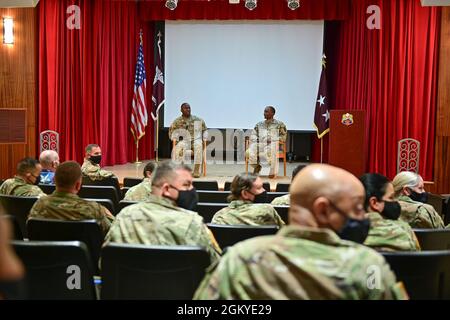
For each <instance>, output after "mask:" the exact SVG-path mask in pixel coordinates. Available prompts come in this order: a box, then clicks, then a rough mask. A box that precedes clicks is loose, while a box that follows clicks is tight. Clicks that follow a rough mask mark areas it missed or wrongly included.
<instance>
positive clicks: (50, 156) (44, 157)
mask: <svg viewBox="0 0 450 320" xmlns="http://www.w3.org/2000/svg"><path fill="white" fill-rule="evenodd" d="M39 163H40V164H41V166H42V169H43V170H51V171H56V168H57V167H58V165H59V155H58V153H57V152H56V151H53V150H45V151H42V152H41V155H40V156H39Z"/></svg>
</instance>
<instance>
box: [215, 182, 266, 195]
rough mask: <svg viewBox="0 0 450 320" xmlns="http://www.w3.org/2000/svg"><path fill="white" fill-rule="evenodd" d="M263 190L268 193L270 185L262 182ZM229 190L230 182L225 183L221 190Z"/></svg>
mask: <svg viewBox="0 0 450 320" xmlns="http://www.w3.org/2000/svg"><path fill="white" fill-rule="evenodd" d="M263 188H264V189H266V191H267V192H270V183H269V182H263ZM230 189H231V182H230V181H227V182H225V184H224V187H223V190H224V191H230Z"/></svg>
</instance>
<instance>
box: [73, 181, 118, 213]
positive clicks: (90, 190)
mask: <svg viewBox="0 0 450 320" xmlns="http://www.w3.org/2000/svg"><path fill="white" fill-rule="evenodd" d="M119 192H120V190H119ZM78 196H79V197H81V198H87V199H109V200H111V201H112V203H113V205H114V208H117V206H118V205H119V201H120V200H121V198H120V196H119V193H118V191H117V190H116V188H114V187H111V186H82V187H81V189H80V191H79V192H78Z"/></svg>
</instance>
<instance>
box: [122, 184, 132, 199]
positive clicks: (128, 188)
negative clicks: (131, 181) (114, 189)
mask: <svg viewBox="0 0 450 320" xmlns="http://www.w3.org/2000/svg"><path fill="white" fill-rule="evenodd" d="M130 188H131V187H123V188H122V189H120V193H121V195H122V196H121V198H122V199H125V195H126V194H127V192H128V190H130Z"/></svg>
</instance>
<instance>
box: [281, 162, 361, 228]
mask: <svg viewBox="0 0 450 320" xmlns="http://www.w3.org/2000/svg"><path fill="white" fill-rule="evenodd" d="M289 193H290V200H291V209H290V210H289V219H290V221H291V223H292V224H300V225H309V226H314V227H321V228H324V227H325V228H331V229H334V230H335V231H336V230H338V229H339V227H341V226H342V224H343V222H345V218H346V217H343V214H342V212H343V213H345V214H346V215H347V216H349V217H350V216H351V217H356V218H359V217H360V215H361V212H362V210H363V204H364V198H365V191H364V186H363V185H362V183H361V182H360V181H359V179H357V178H356V177H355V176H354V175H352V174H351V173H349V172H347V171H345V170H343V169H340V168H337V167H333V166H330V165H326V164H311V165H309V166H307V167H305V168H304V169H302V170H301V171H300V172H299V173H298V174H297V175H296V177H295V178H294V180H293V181H292V183H291V187H290V189H289ZM339 220H344V221H339Z"/></svg>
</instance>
